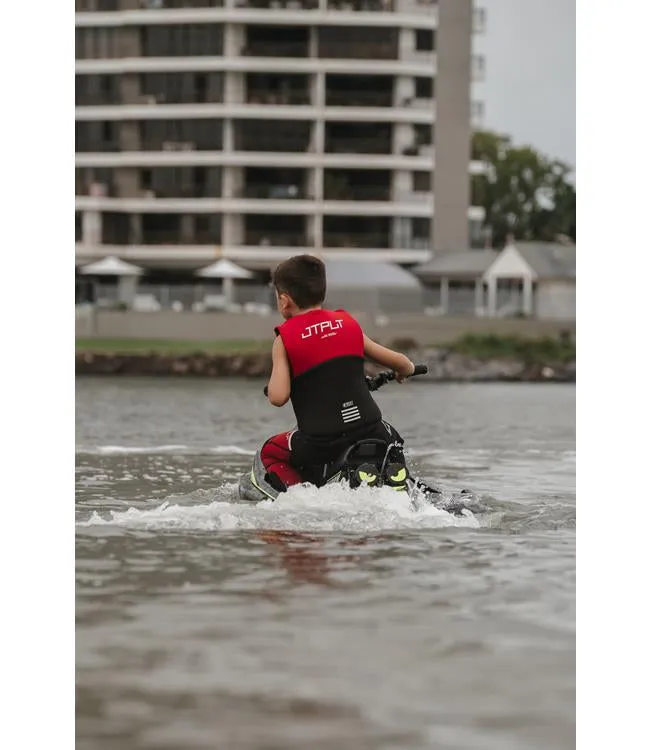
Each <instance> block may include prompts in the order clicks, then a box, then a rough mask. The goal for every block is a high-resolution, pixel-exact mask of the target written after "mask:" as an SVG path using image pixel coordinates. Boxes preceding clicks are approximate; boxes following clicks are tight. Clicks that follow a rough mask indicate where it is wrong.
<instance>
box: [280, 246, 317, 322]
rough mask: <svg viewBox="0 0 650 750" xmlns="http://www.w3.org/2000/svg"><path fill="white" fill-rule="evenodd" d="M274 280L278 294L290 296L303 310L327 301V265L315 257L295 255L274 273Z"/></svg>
mask: <svg viewBox="0 0 650 750" xmlns="http://www.w3.org/2000/svg"><path fill="white" fill-rule="evenodd" d="M272 279H273V286H274V287H275V288H276V290H277V292H278V294H282V293H285V294H288V295H289V296H290V297H291V299H292V300H293V301H294V302H295V303H296V305H297V306H298V307H299V308H300V309H301V310H304V309H305V308H307V307H314V306H315V305H320V304H321V303H322V302H323V300H324V299H325V291H326V288H327V283H326V279H325V264H324V263H323V261H322V260H320V259H319V258H316V257H315V256H313V255H294V256H293V257H292V258H289V259H288V260H285V261H283V262H282V263H280V264H279V265H278V266H277V267H276V269H275V271H273V277H272Z"/></svg>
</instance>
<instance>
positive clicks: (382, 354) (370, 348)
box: [363, 333, 415, 383]
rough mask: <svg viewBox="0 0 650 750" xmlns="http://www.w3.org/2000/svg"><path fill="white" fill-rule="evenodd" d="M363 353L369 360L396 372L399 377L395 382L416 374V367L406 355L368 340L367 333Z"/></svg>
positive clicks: (364, 338)
mask: <svg viewBox="0 0 650 750" xmlns="http://www.w3.org/2000/svg"><path fill="white" fill-rule="evenodd" d="M363 353H364V354H365V355H366V357H368V359H372V360H374V361H375V362H377V363H378V364H380V365H384V367H390V369H391V370H394V371H395V373H396V375H397V377H396V378H395V380H397V381H398V382H399V383H401V382H402V380H404V378H407V377H408V376H409V375H413V373H414V372H415V365H414V364H413V362H411V360H410V359H409V358H408V357H407V356H406V355H405V354H400V353H399V352H396V351H393V350H392V349H389V348H388V347H386V346H382V345H381V344H378V343H377V342H376V341H373V340H372V339H370V338H368V336H366V334H365V333H364V334H363Z"/></svg>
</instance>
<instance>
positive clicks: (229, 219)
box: [221, 214, 244, 247]
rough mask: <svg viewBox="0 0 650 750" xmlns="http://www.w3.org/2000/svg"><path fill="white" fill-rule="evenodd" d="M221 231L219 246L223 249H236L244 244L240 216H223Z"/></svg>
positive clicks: (242, 223) (242, 221) (242, 224)
mask: <svg viewBox="0 0 650 750" xmlns="http://www.w3.org/2000/svg"><path fill="white" fill-rule="evenodd" d="M221 230H222V231H221V235H222V236H221V244H222V245H223V246H224V247H238V246H239V245H242V244H243V243H244V219H243V216H242V215H241V214H224V215H223V223H222V227H221Z"/></svg>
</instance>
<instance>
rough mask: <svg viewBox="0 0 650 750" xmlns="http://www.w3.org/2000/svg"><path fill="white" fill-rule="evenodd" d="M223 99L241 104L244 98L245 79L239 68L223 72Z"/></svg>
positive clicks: (229, 102)
mask: <svg viewBox="0 0 650 750" xmlns="http://www.w3.org/2000/svg"><path fill="white" fill-rule="evenodd" d="M224 76H225V78H224V87H223V99H224V102H227V103H228V104H243V103H244V101H245V100H246V80H245V78H244V73H242V72H241V71H239V70H227V71H226V72H225V73H224Z"/></svg>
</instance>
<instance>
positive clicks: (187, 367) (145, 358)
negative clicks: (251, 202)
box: [75, 349, 576, 383]
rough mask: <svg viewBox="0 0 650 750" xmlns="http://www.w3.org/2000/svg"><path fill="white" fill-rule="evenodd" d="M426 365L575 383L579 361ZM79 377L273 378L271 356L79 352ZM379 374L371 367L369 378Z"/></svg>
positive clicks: (423, 358) (436, 377)
mask: <svg viewBox="0 0 650 750" xmlns="http://www.w3.org/2000/svg"><path fill="white" fill-rule="evenodd" d="M410 356H411V358H412V359H413V360H414V361H417V362H426V364H427V365H428V367H429V373H428V375H424V376H422V377H420V378H418V380H420V381H435V382H459V383H460V382H463V383H469V382H499V381H500V382H515V381H519V382H542V381H546V382H549V381H550V382H553V381H555V382H575V379H576V367H575V362H570V363H559V362H551V361H549V362H543V363H540V362H534V363H533V362H525V361H522V360H518V359H513V358H498V359H497V358H494V359H479V358H476V357H471V356H468V355H465V354H458V353H456V352H453V351H451V350H448V349H424V350H418V351H412V352H410ZM75 364H76V367H75V371H76V374H77V375H122V376H126V375H130V376H133V375H147V376H182V375H185V376H192V377H208V378H217V377H247V378H262V377H268V375H269V374H270V372H271V354H270V352H264V353H261V352H257V353H250V354H208V353H196V354H179V355H177V354H154V353H151V354H146V353H141V354H140V353H138V354H133V353H131V354H120V353H106V352H102V353H97V352H77V354H76V363H75ZM379 369H381V368H378V367H375V366H373V365H368V367H367V371H368V373H369V374H372V373H373V372H377V371H378V370H379Z"/></svg>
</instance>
